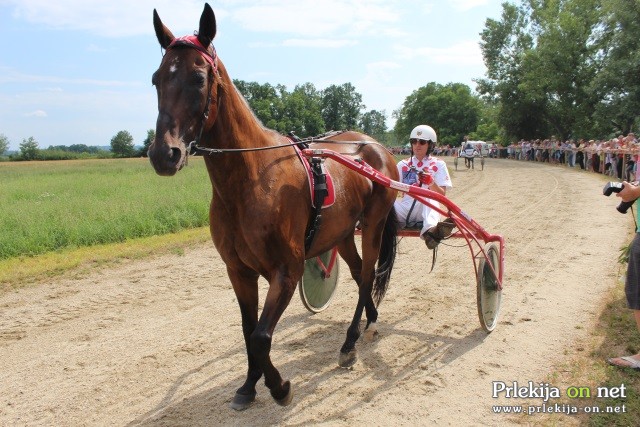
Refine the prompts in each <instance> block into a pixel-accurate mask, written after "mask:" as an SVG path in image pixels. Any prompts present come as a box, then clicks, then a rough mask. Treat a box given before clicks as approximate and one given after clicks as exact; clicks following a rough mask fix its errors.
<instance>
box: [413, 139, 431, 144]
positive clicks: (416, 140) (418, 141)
mask: <svg viewBox="0 0 640 427" xmlns="http://www.w3.org/2000/svg"><path fill="white" fill-rule="evenodd" d="M409 142H410V143H411V145H416V144H417V143H420V145H425V144H428V143H430V142H431V141H425V140H424V139H416V138H411V139H410V140H409Z"/></svg>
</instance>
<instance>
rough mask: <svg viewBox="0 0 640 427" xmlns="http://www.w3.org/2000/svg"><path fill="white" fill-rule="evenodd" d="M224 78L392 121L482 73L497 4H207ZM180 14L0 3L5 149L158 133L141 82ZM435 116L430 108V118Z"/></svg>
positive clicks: (75, 1) (34, 0)
mask: <svg viewBox="0 0 640 427" xmlns="http://www.w3.org/2000/svg"><path fill="white" fill-rule="evenodd" d="M209 4H210V5H211V7H212V8H213V11H214V13H215V16H216V22H217V28H218V30H217V34H216V37H215V39H214V46H215V47H216V51H217V53H218V56H219V58H220V59H221V60H222V62H224V64H225V66H226V68H227V70H228V72H229V74H230V76H231V77H232V78H234V79H240V80H245V81H251V82H258V83H261V84H263V83H270V84H272V85H277V84H282V85H285V86H286V87H287V90H288V91H292V90H293V89H294V88H295V86H296V85H300V84H304V83H307V82H310V83H313V85H314V86H315V87H316V89H318V90H322V89H324V88H326V87H328V86H330V85H332V84H335V85H342V84H344V83H351V84H353V85H354V86H355V89H356V91H357V92H358V93H360V94H361V95H362V100H363V103H364V104H365V106H366V110H367V111H369V110H378V111H385V113H386V115H387V126H389V127H392V126H393V124H394V121H393V118H392V113H393V111H394V110H397V109H399V108H400V107H401V106H402V103H403V102H404V100H405V99H406V97H407V96H409V95H411V93H412V92H414V91H415V90H417V89H418V88H420V87H422V86H425V85H427V84H428V83H430V82H436V83H440V84H443V85H444V84H447V83H464V84H466V85H468V86H469V87H470V88H471V89H472V90H475V89H476V84H475V83H474V81H473V80H474V79H477V78H482V77H483V76H484V74H485V72H486V68H485V66H484V63H483V60H482V54H481V51H480V46H479V43H480V33H481V32H482V30H483V29H484V27H485V22H486V20H487V19H488V18H491V19H495V20H500V15H501V12H502V6H501V0H446V1H445V0H440V1H436V0H253V1H249V0H210V1H209ZM203 6H204V2H202V1H190V0H174V1H168V0H153V1H152V0H129V1H122V0H109V1H95V0H0V134H4V135H5V136H6V137H7V138H8V139H9V142H10V146H9V149H10V150H17V149H18V147H19V144H20V143H21V142H22V141H23V140H25V139H28V138H29V137H33V138H34V139H35V140H36V141H37V142H38V144H39V146H40V148H47V147H49V146H51V145H72V144H86V145H95V146H108V145H109V144H110V141H111V138H112V137H113V136H115V135H116V134H117V133H118V132H119V131H121V130H126V131H128V132H129V133H130V134H131V135H132V136H133V139H134V144H136V145H142V143H143V140H144V139H145V138H146V136H147V131H148V130H149V129H154V128H155V121H156V117H157V103H156V92H155V88H154V87H153V86H152V85H151V75H152V74H153V72H154V71H155V70H156V69H157V67H158V66H159V64H160V60H161V58H162V51H161V49H160V45H159V44H158V42H157V39H156V37H155V32H154V30H153V9H154V8H155V9H157V11H158V13H159V15H160V18H161V19H162V21H163V22H164V24H165V25H166V26H167V27H168V28H169V29H170V30H171V31H172V32H173V34H174V35H176V36H181V35H187V34H193V32H194V31H195V30H197V28H198V23H199V20H200V15H201V13H202V9H203ZM434 108H437V106H434Z"/></svg>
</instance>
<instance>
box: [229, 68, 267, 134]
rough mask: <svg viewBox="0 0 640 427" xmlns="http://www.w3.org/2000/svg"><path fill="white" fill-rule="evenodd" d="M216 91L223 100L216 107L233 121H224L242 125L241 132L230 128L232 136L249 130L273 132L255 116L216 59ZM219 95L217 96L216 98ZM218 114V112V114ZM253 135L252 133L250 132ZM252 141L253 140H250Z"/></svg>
mask: <svg viewBox="0 0 640 427" xmlns="http://www.w3.org/2000/svg"><path fill="white" fill-rule="evenodd" d="M218 61H219V62H218V76H219V79H218V90H219V91H221V92H222V98H223V100H222V101H221V102H219V103H218V107H219V108H222V111H223V114H225V115H227V116H228V117H229V118H231V117H233V118H235V119H234V120H226V122H227V123H231V124H236V123H237V124H242V126H243V129H242V132H239V131H240V129H235V128H233V127H232V128H231V129H230V131H231V132H232V133H233V134H234V135H239V134H240V133H244V132H246V131H249V130H253V131H256V132H258V133H259V132H263V133H265V134H266V133H270V132H274V133H275V131H273V130H272V129H269V128H267V127H266V126H265V125H264V124H263V123H262V121H261V120H260V119H259V118H258V116H256V114H255V112H254V111H253V109H252V108H251V106H250V105H249V102H248V101H247V99H246V98H245V97H244V95H242V93H241V92H240V90H239V89H238V87H237V86H236V85H235V84H234V83H233V80H232V79H231V77H230V76H229V74H228V73H227V69H226V67H225V66H224V64H223V63H222V61H220V59H218ZM220 96H221V95H220V94H218V97H220ZM218 114H220V112H218ZM252 133H253V132H252ZM252 139H254V138H252Z"/></svg>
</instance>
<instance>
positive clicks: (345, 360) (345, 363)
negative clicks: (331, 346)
mask: <svg viewBox="0 0 640 427" xmlns="http://www.w3.org/2000/svg"><path fill="white" fill-rule="evenodd" d="M357 360H358V352H356V349H355V348H354V349H353V350H351V351H350V352H348V353H340V360H339V361H338V365H339V366H340V367H341V368H351V367H352V366H353V365H355V364H356V361H357Z"/></svg>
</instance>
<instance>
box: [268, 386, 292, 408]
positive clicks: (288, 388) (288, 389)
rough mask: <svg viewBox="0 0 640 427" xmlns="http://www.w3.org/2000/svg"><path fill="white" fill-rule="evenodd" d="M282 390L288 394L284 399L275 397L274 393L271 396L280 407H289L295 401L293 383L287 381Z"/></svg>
mask: <svg viewBox="0 0 640 427" xmlns="http://www.w3.org/2000/svg"><path fill="white" fill-rule="evenodd" d="M282 388H283V389H284V390H286V394H285V395H284V397H282V398H277V397H276V396H273V393H271V396H273V398H274V399H275V401H276V403H277V404H278V405H280V406H287V405H289V404H290V403H291V401H292V400H293V388H292V387H291V383H290V382H289V381H285V382H284V384H283V385H282Z"/></svg>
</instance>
